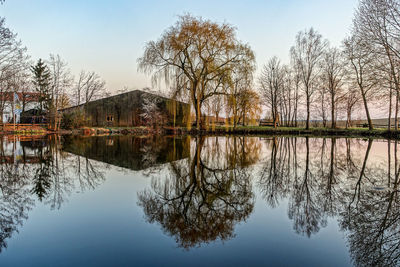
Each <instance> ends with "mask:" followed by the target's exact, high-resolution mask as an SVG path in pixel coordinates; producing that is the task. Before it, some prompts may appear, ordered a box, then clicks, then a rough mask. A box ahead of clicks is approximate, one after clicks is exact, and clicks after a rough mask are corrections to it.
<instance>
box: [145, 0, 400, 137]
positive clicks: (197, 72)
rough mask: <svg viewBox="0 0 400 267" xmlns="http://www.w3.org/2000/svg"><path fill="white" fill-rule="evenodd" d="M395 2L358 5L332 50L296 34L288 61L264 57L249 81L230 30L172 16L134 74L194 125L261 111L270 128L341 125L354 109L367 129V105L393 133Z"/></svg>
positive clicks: (399, 39)
mask: <svg viewBox="0 0 400 267" xmlns="http://www.w3.org/2000/svg"><path fill="white" fill-rule="evenodd" d="M399 44H400V1H398V0H360V1H359V3H358V7H357V9H356V11H355V14H354V19H353V25H352V27H351V31H350V33H349V35H348V37H347V38H345V40H343V42H342V45H341V46H339V47H335V46H333V45H331V44H330V43H329V41H328V40H326V39H324V38H323V36H322V35H321V34H320V33H319V32H318V31H316V30H315V29H313V28H310V29H306V30H304V31H300V32H299V33H298V34H297V35H296V37H295V42H294V44H293V46H292V47H291V48H290V62H288V63H287V64H283V63H282V62H281V60H280V59H279V58H277V57H272V58H271V59H269V60H268V61H267V63H266V64H265V65H264V66H263V67H262V70H261V72H260V74H259V75H258V76H257V77H255V70H256V63H255V55H254V52H253V50H252V49H251V47H250V46H249V45H248V44H246V43H243V42H241V41H239V40H238V38H237V36H236V29H235V27H233V26H232V25H230V24H227V23H216V22H213V21H210V20H206V19H203V18H201V17H194V16H192V15H190V14H187V15H183V16H181V17H179V19H178V21H177V22H176V24H175V25H173V26H171V27H170V28H168V29H167V30H166V31H165V32H164V33H163V34H162V35H161V37H160V38H159V39H158V40H156V41H150V42H148V43H147V44H146V46H145V50H144V54H143V56H142V57H140V58H139V59H138V63H139V67H138V69H139V70H141V71H143V72H145V73H149V74H151V75H152V80H153V82H154V83H161V82H164V83H165V84H166V85H167V87H170V88H171V89H170V91H169V93H170V95H171V96H172V97H174V98H180V99H185V100H186V101H188V102H190V103H191V105H192V108H193V110H194V111H195V121H196V127H197V128H198V129H200V128H202V127H203V126H204V125H205V124H206V123H207V118H208V117H209V116H212V118H213V119H214V120H216V121H218V118H219V117H220V116H221V114H224V115H225V117H226V118H229V122H230V124H231V125H233V127H236V125H238V124H243V125H245V124H247V123H248V122H249V121H250V120H251V119H252V118H253V119H254V118H255V119H259V118H260V116H261V115H262V108H261V107H262V106H264V107H266V108H267V109H266V110H267V111H268V114H267V117H268V118H269V119H270V120H271V121H272V123H273V125H274V127H277V126H278V125H283V126H294V127H297V126H299V123H300V122H304V123H305V127H306V128H307V129H309V128H310V123H311V122H312V121H316V120H318V121H320V122H322V125H323V126H324V127H328V126H330V127H332V128H336V127H337V121H338V119H339V118H341V119H345V121H346V123H345V126H346V127H350V126H352V124H353V119H354V118H352V116H354V113H355V112H356V111H357V112H358V111H360V112H362V113H364V114H365V117H366V118H367V121H368V126H369V129H373V128H374V125H373V123H372V118H371V113H373V112H376V111H378V109H377V108H374V109H372V108H371V107H372V106H373V105H375V106H380V110H379V111H382V108H381V107H382V106H383V107H384V109H385V110H387V114H388V118H389V120H388V126H387V127H388V128H389V129H390V128H391V127H392V121H391V120H392V118H393V119H394V121H395V123H394V127H395V129H396V130H397V129H398V111H399V91H400V84H399V83H400V72H399V70H400V68H399V67H400V64H399V63H400V51H399V49H400V46H399Z"/></svg>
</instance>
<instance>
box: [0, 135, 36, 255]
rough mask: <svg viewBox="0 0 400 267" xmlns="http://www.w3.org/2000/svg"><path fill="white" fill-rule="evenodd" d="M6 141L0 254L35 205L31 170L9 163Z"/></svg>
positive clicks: (0, 178)
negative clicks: (32, 195)
mask: <svg viewBox="0 0 400 267" xmlns="http://www.w3.org/2000/svg"><path fill="white" fill-rule="evenodd" d="M4 143H5V141H4V139H3V138H1V139H0V157H1V159H2V162H1V164H0V252H1V250H2V249H3V248H6V247H7V239H8V238H10V237H11V236H12V234H13V233H14V232H15V231H18V227H19V226H20V225H22V223H23V221H24V220H26V219H27V218H28V214H27V212H28V210H29V209H30V208H31V207H32V205H33V200H32V198H31V195H30V193H29V183H30V180H29V169H28V168H18V166H17V165H15V164H14V162H11V161H8V160H7V158H9V157H7V155H6V153H5V152H6V148H5V146H4Z"/></svg>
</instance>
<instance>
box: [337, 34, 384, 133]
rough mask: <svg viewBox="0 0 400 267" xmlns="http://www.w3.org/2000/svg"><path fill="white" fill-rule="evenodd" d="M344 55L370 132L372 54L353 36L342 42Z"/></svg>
mask: <svg viewBox="0 0 400 267" xmlns="http://www.w3.org/2000/svg"><path fill="white" fill-rule="evenodd" d="M344 46H345V50H344V51H345V55H346V57H347V59H348V61H349V62H350V65H351V69H352V73H351V78H352V79H353V80H354V81H355V83H356V84H357V85H358V88H359V89H360V93H361V97H362V100H363V104H364V109H365V114H366V116H367V120H368V125H369V129H370V130H372V129H373V128H374V125H373V124H372V120H371V116H370V112H369V108H368V101H369V100H370V99H371V96H372V93H373V90H371V89H373V88H374V87H375V85H376V80H375V79H374V68H373V60H374V58H373V54H372V51H371V50H370V47H368V45H367V44H366V43H365V42H364V41H363V40H360V39H358V38H357V37H355V36H352V37H349V38H347V39H346V40H345V41H344Z"/></svg>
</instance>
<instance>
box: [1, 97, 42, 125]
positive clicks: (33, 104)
mask: <svg viewBox="0 0 400 267" xmlns="http://www.w3.org/2000/svg"><path fill="white" fill-rule="evenodd" d="M39 95H40V94H39V93H37V92H16V93H14V92H2V93H0V103H1V106H2V107H3V116H2V122H3V123H13V119H14V118H13V117H14V116H13V114H14V108H19V109H20V110H21V112H24V111H28V110H33V109H37V108H38V107H39ZM14 98H15V100H14ZM20 120H21V115H20V114H19V113H18V114H17V115H16V122H17V123H19V122H20Z"/></svg>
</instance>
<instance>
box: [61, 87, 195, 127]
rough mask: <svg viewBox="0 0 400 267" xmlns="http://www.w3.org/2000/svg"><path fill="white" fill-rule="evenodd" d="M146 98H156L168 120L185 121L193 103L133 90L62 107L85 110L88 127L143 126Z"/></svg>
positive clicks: (68, 110) (176, 123)
mask: <svg viewBox="0 0 400 267" xmlns="http://www.w3.org/2000/svg"><path fill="white" fill-rule="evenodd" d="M146 99H151V101H155V102H156V103H157V104H156V105H157V107H158V110H159V112H160V113H161V114H163V115H165V117H166V118H167V124H168V125H173V124H174V121H175V125H176V126H179V125H185V121H186V120H187V117H188V115H189V114H190V106H189V105H188V104H186V103H183V102H180V101H176V100H173V99H169V98H165V97H162V96H158V95H155V94H153V93H149V92H144V91H141V90H134V91H130V92H126V93H122V94H118V95H114V96H110V97H105V98H102V99H98V100H94V101H90V102H88V103H85V104H81V105H78V106H73V107H69V108H65V109H62V110H59V111H60V112H61V113H72V112H77V111H81V112H84V114H85V118H86V122H85V124H86V125H85V126H89V127H107V126H108V127H132V126H141V125H144V124H145V121H144V119H143V117H142V116H141V114H142V113H143V107H144V104H145V103H146Z"/></svg>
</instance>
